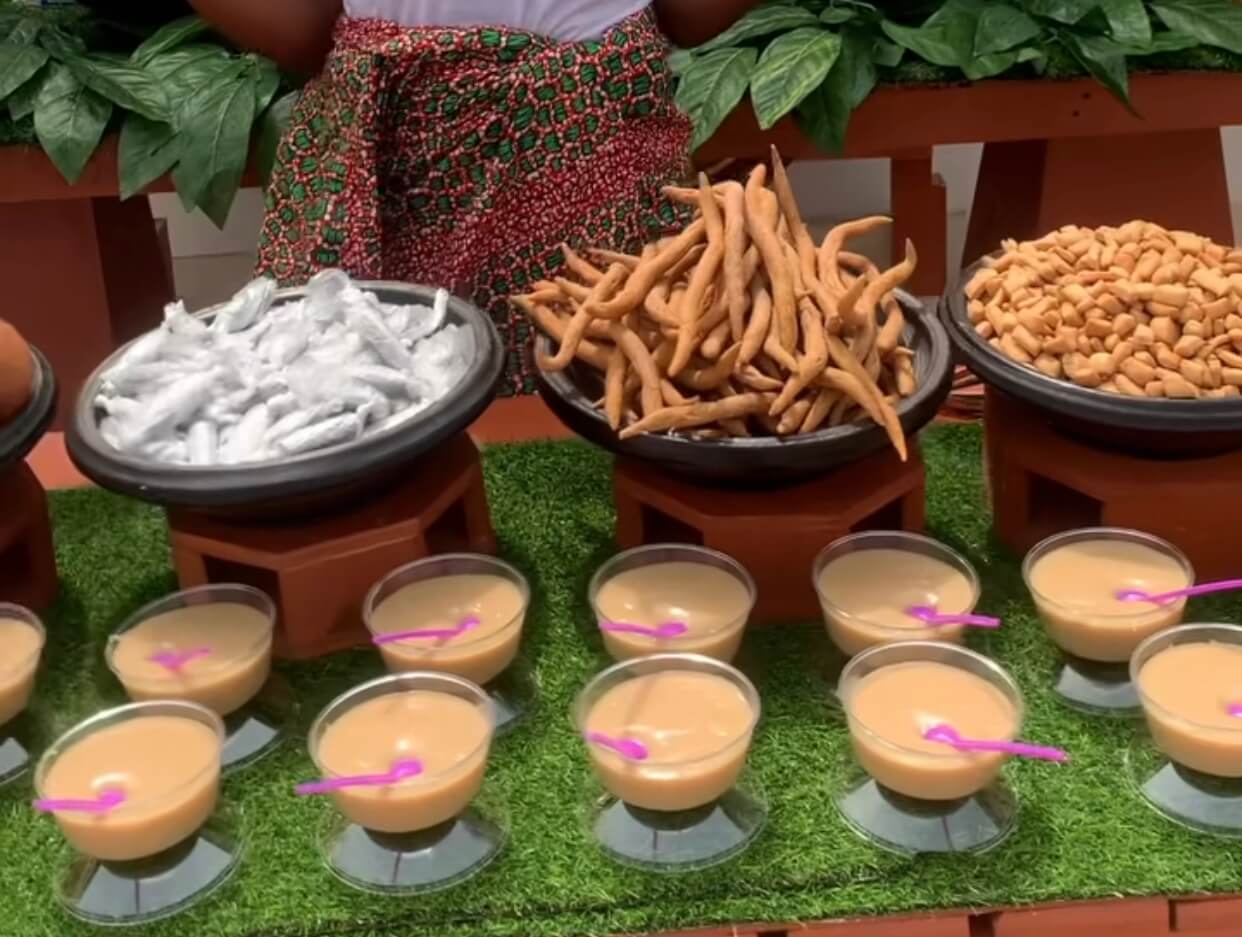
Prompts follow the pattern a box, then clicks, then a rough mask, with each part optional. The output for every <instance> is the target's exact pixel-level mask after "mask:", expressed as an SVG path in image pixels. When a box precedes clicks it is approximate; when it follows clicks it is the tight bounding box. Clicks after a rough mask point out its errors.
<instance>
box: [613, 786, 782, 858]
mask: <svg viewBox="0 0 1242 937" xmlns="http://www.w3.org/2000/svg"><path fill="white" fill-rule="evenodd" d="M767 819H768V808H767V805H766V804H764V803H763V802H762V801H761V800H760V799H759V798H758V797H757V796H755V795H753V794H750V793H746V792H744V791H742V790H739V789H738V788H734V789H733V790H731V791H729V792H728V793H726V794H725V795H724V796H723V797H721V798H720V799H719V800H717V801H715V802H714V803H711V804H708V805H706V806H703V807H699V808H697V809H695V810H680V811H675V812H674V811H661V810H646V809H644V808H642V807H635V806H633V805H631V804H627V803H625V802H624V801H622V800H618V799H617V798H616V797H613V796H612V795H611V794H605V795H603V796H601V797H600V798H599V799H598V800H596V801H595V802H594V803H593V804H592V805H591V830H592V832H593V833H594V835H595V839H596V840H597V841H598V842H599V844H600V846H601V847H603V849H604V851H605V852H606V853H607V854H608V855H609V856H610V857H611V858H612V859H614V860H616V861H617V862H620V863H622V864H623V865H629V866H635V867H637V868H640V869H645V870H647V871H654V872H692V871H697V870H699V869H706V868H709V867H710V866H714V865H719V864H720V863H722V862H726V861H728V860H729V859H732V858H734V857H735V856H739V855H741V854H742V853H743V852H745V851H746V849H747V848H748V847H749V846H750V844H751V843H753V842H754V841H755V838H756V837H757V836H758V835H759V834H760V832H762V830H763V827H764V826H765V824H766V823H767Z"/></svg>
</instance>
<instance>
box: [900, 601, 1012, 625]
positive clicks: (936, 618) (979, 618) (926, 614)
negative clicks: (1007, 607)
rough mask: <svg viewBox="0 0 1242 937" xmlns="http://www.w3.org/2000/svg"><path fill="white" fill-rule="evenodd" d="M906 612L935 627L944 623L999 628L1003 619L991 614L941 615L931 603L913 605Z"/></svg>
mask: <svg viewBox="0 0 1242 937" xmlns="http://www.w3.org/2000/svg"><path fill="white" fill-rule="evenodd" d="M906 614H907V615H909V616H910V617H911V618H917V619H918V620H919V621H921V622H923V623H924V624H927V625H930V626H931V627H933V628H939V627H942V626H944V625H969V626H971V627H972V628H999V627H1000V626H1001V620H1000V619H999V618H993V617H992V616H990V615H941V614H940V613H939V612H938V611H936V610H935V609H934V608H932V606H930V605H911V606H910V607H909V608H908V609H906Z"/></svg>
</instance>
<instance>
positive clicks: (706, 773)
mask: <svg viewBox="0 0 1242 937" xmlns="http://www.w3.org/2000/svg"><path fill="white" fill-rule="evenodd" d="M682 673H689V674H703V675H707V676H710V677H716V678H720V679H722V680H723V681H726V682H727V684H728V685H730V686H731V687H733V688H735V689H736V690H737V691H739V692H740V693H741V695H742V696H743V697H744V699H745V701H746V703H747V705H749V707H750V709H751V713H750V717H749V719H748V720H747V722H746V723H745V724H744V725H743V726H742V727H741V730H740V731H738V732H737V733H736V735H735V736H734V737H732V738H729V739H726V740H722V742H721V744H720V745H719V747H718V748H717V749H716V750H714V751H711V752H710V753H706V754H703V755H701V756H699V757H697V758H694V759H692V760H686V761H668V760H663V759H660V758H658V757H657V758H650V759H647V760H644V761H633V760H630V759H627V758H625V757H623V756H622V755H620V754H618V753H616V752H613V751H610V750H608V749H606V748H602V747H600V746H599V745H589V746H588V748H589V752H590V756H591V765H592V767H593V768H594V769H595V773H596V775H597V776H598V777H599V780H600V782H601V783H602V784H603V785H604V787H605V788H606V789H607V790H608V791H609V792H611V793H612V794H613V795H614V796H616V797H617V798H618V799H620V800H622V801H625V802H626V803H628V804H631V805H633V806H636V807H642V808H644V809H647V810H655V811H666V812H669V811H680V810H692V809H694V808H697V807H702V806H704V805H705V804H709V803H711V802H713V801H715V800H717V799H718V798H720V797H721V796H722V795H723V794H725V792H727V791H729V790H730V789H731V788H733V786H734V785H735V784H736V783H737V779H738V777H739V776H740V775H741V773H742V769H743V768H744V766H745V764H746V756H747V754H748V752H749V751H750V743H751V739H752V738H753V735H754V730H755V725H756V724H757V723H758V721H759V711H760V707H759V693H758V691H757V690H755V687H754V684H752V683H751V682H750V680H748V679H747V678H746V676H745V675H744V674H743V673H742V672H741V671H739V670H737V669H735V668H733V667H731V666H730V665H728V664H726V663H723V662H722V661H718V660H716V659H714V658H711V657H706V656H704V655H700V654H656V655H652V656H649V657H640V658H635V659H633V660H630V661H623V662H622V663H619V664H614V665H613V666H612V667H609V668H608V669H607V670H605V671H603V672H602V673H600V674H599V675H598V676H596V677H595V679H593V680H592V681H591V682H590V683H588V684H587V686H586V687H585V689H583V690H582V692H581V693H579V694H578V699H577V701H576V703H575V704H574V722H575V724H576V725H577V727H578V729H579V731H580V732H582V733H584V734H585V733H587V732H588V731H590V730H589V726H590V725H591V716H592V712H593V710H594V709H595V707H596V706H597V705H598V703H599V702H600V700H601V699H602V698H603V697H604V696H605V695H606V694H608V693H609V692H610V691H612V690H614V689H616V688H617V687H619V686H620V685H622V684H624V683H627V682H629V681H632V680H639V679H644V678H650V677H653V676H657V675H663V674H682ZM689 702H691V701H690V700H687V703H689ZM669 715H670V717H676V716H678V715H679V714H677V713H672V712H670V714H669ZM656 720H658V714H653V713H649V714H647V715H646V718H645V720H644V721H646V722H647V724H648V725H649V727H650V729H651V731H652V732H653V733H656V734H659V732H660V727H659V725H658V723H657V721H656Z"/></svg>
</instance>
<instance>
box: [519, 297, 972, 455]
mask: <svg viewBox="0 0 1242 937" xmlns="http://www.w3.org/2000/svg"><path fill="white" fill-rule="evenodd" d="M894 292H895V294H896V296H897V300H898V302H900V303H901V307H902V310H903V312H904V313H906V314H907V324H906V331H907V337H908V335H909V333H910V332H911V331H914V330H916V327H915V326H914V325H912V324H911V323H910V322H909V316H910V315H914V316H916V317H918V319H919V320H920V321H921V324H922V326H923V328H924V329H925V330H926V332H927V334H928V336H929V338H930V342H929V344H930V348H929V354H930V356H931V372H932V374H933V375H937V374H938V375H940V379H938V380H936V379H933V380H930V381H924V380H920V382H919V385H918V387H917V388H916V389H915V392H914V393H913V394H911V395H910V396H909V397H907V398H905V399H904V400H902V401H901V402H900V404H898V406H897V418H898V419H899V420H900V421H901V425H902V428H903V429H904V430H905V431H906V432H907V433H913V432H916V431H917V430H918V429H921V428H922V427H923V425H925V423H926V422H929V421H930V419H932V418H934V413H935V410H938V409H939V405H940V403H941V402H943V400H944V398H945V397H947V396H948V391H949V383H950V381H951V380H952V371H953V367H952V357H953V355H952V346H951V344H950V342H949V337H948V335H946V334H945V330H944V328H943V327H942V325H941V323H940V321H939V319H938V318H937V316H936V313H935V310H934V309H932V308H930V307H929V306H928V304H926V303H923V302H921V301H920V300H918V299H916V298H915V297H914V296H912V295H911V294H910V293H907V292H906V291H905V290H895V291H894ZM537 342H538V343H540V345H539V346H537V347H542V348H543V350H544V351H549V350H550V349H551V339H549V338H548V337H547V336H546V335H544V334H543V333H542V332H541V333H539V337H538V339H537ZM539 360H540V355H538V354H536V355H535V362H536V365H535V366H536V367H537V368H538V369H539V375H540V378H541V379H542V381H543V382H544V383H545V384H546V385H547V386H548V387H550V388H551V389H552V390H553V391H554V392H555V393H556V395H557V396H558V397H559V398H560V401H561V402H562V403H563V404H564V405H565V406H567V407H570V408H572V409H573V410H575V411H577V412H578V413H580V414H582V415H583V416H586V417H589V418H590V419H592V420H594V421H595V422H597V423H599V424H600V425H601V426H602V427H603V429H604V430H605V431H607V432H609V433H612V428H611V427H610V426H608V420H607V418H606V417H605V416H604V414H603V412H602V411H601V410H599V409H597V408H596V407H594V406H592V405H591V401H590V400H588V399H587V397H586V395H585V394H583V393H582V391H580V390H579V389H578V387H577V385H575V384H574V382H573V381H571V380H570V379H569V374H568V371H547V370H545V369H544V368H543V367H542V366H540V365H539V363H538V362H539ZM936 397H939V398H940V400H938V401H936V407H935V408H933V411H932V412H933V416H932V417H929V419H928V420H927V421H924V422H923V423H918V425H917V426H912V425H909V422H908V421H913V418H914V415H915V413H916V412H917V411H919V410H920V409H922V408H923V407H924V406H926V405H928V404H929V403H931V402H932V401H933V400H934V399H935V398H936ZM872 434H876V435H878V436H879V437H880V438H881V439H883V440H885V441H886V440H887V439H888V436H887V435H886V434H885V433H884V428H883V427H882V426H878V425H876V424H874V423H871V422H866V423H857V422H855V423H847V424H844V425H842V426H834V427H831V428H830V429H822V430H816V431H815V432H813V433H803V434H797V435H790V436H736V437H735V436H730V437H726V438H722V439H700V438H698V437H695V436H689V435H673V434H669V433H642V434H640V435H638V436H634V437H632V438H630V439H627V440H621V439H620V438H615V439H614V444H615V446H616V450H617V451H619V452H625V451H626V449H627V447H630V446H635V445H639V444H641V443H644V442H645V443H647V444H648V445H654V444H656V443H657V442H658V444H659V445H660V447H661V450H662V452H663V453H664V455H665V456H666V457H668V458H669V459H673V458H676V453H679V452H682V453H684V452H691V451H694V452H699V453H702V452H704V451H707V450H713V451H718V452H720V453H722V455H723V457H724V458H727V457H728V453H730V452H742V453H754V452H761V451H777V450H780V451H785V452H791V453H798V452H802V451H809V450H816V451H819V450H822V449H823V448H825V447H827V446H830V445H831V444H832V443H834V442H840V441H842V440H844V439H849V438H854V437H859V436H863V435H872ZM627 454H632V455H635V456H639V457H642V458H647V459H652V458H653V457H654V456H655V453H652V452H647V453H641V452H632V453H627ZM795 457H796V456H795Z"/></svg>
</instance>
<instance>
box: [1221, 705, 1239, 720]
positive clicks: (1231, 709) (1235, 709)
mask: <svg viewBox="0 0 1242 937" xmlns="http://www.w3.org/2000/svg"><path fill="white" fill-rule="evenodd" d="M1225 712H1227V713H1229V715H1231V716H1237V717H1238V718H1239V719H1242V703H1229V704H1227V705H1226V706H1225Z"/></svg>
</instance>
